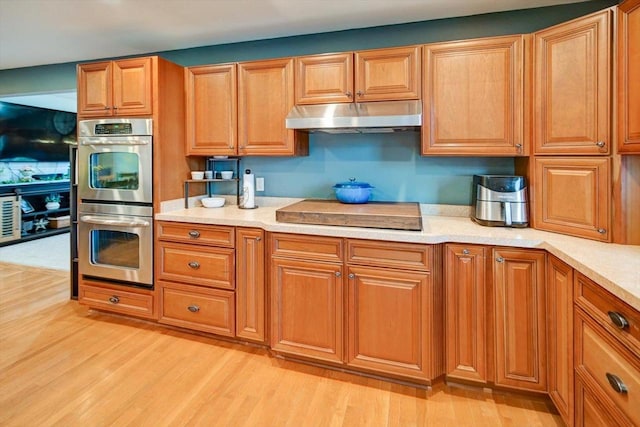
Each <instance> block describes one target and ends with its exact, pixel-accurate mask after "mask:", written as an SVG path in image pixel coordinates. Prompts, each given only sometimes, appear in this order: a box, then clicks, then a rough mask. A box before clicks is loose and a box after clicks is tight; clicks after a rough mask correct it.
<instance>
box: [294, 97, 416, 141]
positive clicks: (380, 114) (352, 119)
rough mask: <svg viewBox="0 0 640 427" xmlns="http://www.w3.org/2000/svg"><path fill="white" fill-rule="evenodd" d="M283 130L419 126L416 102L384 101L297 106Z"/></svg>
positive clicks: (346, 130)
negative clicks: (285, 128)
mask: <svg viewBox="0 0 640 427" xmlns="http://www.w3.org/2000/svg"><path fill="white" fill-rule="evenodd" d="M285 123H286V127H287V129H298V130H309V131H318V132H328V133H375V132H394V131H402V130H415V129H416V128H419V126H421V125H422V104H421V103H420V101H384V102H361V103H345V104H321V105H297V106H295V107H293V110H291V111H290V112H289V115H288V116H287V118H286V120H285Z"/></svg>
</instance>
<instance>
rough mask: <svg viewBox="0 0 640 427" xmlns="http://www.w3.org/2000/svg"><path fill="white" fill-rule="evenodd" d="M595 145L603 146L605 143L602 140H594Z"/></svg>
mask: <svg viewBox="0 0 640 427" xmlns="http://www.w3.org/2000/svg"><path fill="white" fill-rule="evenodd" d="M596 145H597V146H598V147H600V148H602V147H604V146H605V145H606V144H605V143H604V141H598V142H596Z"/></svg>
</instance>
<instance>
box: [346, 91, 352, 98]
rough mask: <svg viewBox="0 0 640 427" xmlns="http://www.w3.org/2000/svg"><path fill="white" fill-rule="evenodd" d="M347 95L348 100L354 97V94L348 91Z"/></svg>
mask: <svg viewBox="0 0 640 427" xmlns="http://www.w3.org/2000/svg"><path fill="white" fill-rule="evenodd" d="M345 95H347V98H351V97H352V96H353V94H352V93H351V91H346V92H345Z"/></svg>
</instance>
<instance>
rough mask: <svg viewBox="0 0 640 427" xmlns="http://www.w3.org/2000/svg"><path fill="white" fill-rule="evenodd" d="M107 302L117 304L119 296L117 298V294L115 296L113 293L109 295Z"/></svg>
mask: <svg viewBox="0 0 640 427" xmlns="http://www.w3.org/2000/svg"><path fill="white" fill-rule="evenodd" d="M109 302H110V303H111V304H117V303H119V302H120V298H118V297H117V296H115V295H112V296H110V297H109Z"/></svg>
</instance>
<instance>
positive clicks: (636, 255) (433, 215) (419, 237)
mask: <svg viewBox="0 0 640 427" xmlns="http://www.w3.org/2000/svg"><path fill="white" fill-rule="evenodd" d="M228 200H229V201H231V199H228ZM300 200H303V199H288V198H264V199H258V200H257V204H258V205H259V206H260V207H259V208H258V209H238V207H237V206H236V205H232V204H227V205H226V206H224V207H222V208H214V209H207V208H203V207H201V206H197V205H199V202H198V201H197V200H195V199H194V200H191V201H190V205H193V206H194V207H190V208H189V209H184V206H183V204H184V200H179V201H172V202H165V203H163V205H162V212H161V213H158V214H156V215H155V219H156V220H163V221H179V222H192V223H199V224H215V225H229V226H240V227H257V228H262V229H264V230H265V231H271V232H283V233H297V234H310V235H318V236H335V237H350V238H358V239H372V240H389V241H396V242H409V243H426V244H435V243H446V242H453V243H470V244H481V245H497V246H513V247H520V248H536V249H545V250H547V251H548V252H549V253H551V254H553V255H555V256H556V257H558V258H559V259H561V260H562V261H564V262H566V263H567V264H569V265H570V266H572V267H573V268H574V269H576V270H577V271H579V272H581V273H582V274H584V275H585V276H587V277H589V278H590V279H592V280H594V281H595V282H597V283H598V284H600V285H601V286H602V287H603V288H605V289H606V290H608V291H609V292H611V293H612V294H614V295H616V296H618V297H619V298H620V299H622V300H623V301H625V302H627V303H628V304H629V305H631V306H633V307H634V308H635V309H636V310H640V246H635V245H617V244H611V243H601V242H596V241H592V240H587V239H581V238H577V237H571V236H565V235H562V234H556V233H548V232H545V231H538V230H534V229H532V228H519V229H518V228H505V227H484V226H481V225H478V224H476V223H474V222H473V221H471V219H469V209H470V208H469V206H442V207H440V206H438V205H420V208H421V213H422V231H401V230H382V229H373V228H361V227H338V226H323V225H306V224H288V223H281V222H277V221H276V213H275V212H276V210H277V209H279V208H281V207H284V206H287V205H289V204H291V203H295V202H297V201H300Z"/></svg>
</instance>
